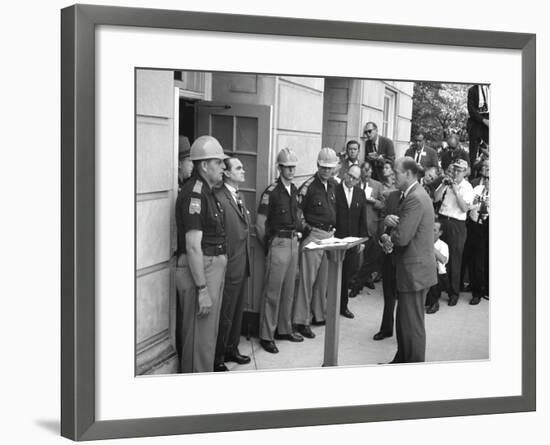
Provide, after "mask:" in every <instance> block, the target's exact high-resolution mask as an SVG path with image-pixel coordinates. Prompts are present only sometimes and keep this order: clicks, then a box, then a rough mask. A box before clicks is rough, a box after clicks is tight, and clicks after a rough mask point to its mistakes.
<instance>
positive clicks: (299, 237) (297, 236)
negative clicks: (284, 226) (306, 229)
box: [296, 232, 302, 240]
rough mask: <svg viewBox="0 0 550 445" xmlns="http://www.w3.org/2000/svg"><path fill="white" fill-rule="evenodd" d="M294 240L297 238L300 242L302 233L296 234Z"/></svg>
mask: <svg viewBox="0 0 550 445" xmlns="http://www.w3.org/2000/svg"><path fill="white" fill-rule="evenodd" d="M296 238H298V240H301V239H302V232H296Z"/></svg>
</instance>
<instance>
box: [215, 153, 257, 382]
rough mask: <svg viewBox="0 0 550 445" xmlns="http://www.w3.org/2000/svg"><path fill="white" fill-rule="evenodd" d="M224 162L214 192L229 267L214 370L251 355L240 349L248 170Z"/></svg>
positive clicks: (247, 237)
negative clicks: (242, 190) (244, 192)
mask: <svg viewBox="0 0 550 445" xmlns="http://www.w3.org/2000/svg"><path fill="white" fill-rule="evenodd" d="M224 162H225V171H224V173H223V185H222V186H221V187H220V188H218V189H217V190H216V192H215V194H216V198H217V199H218V202H219V203H220V205H221V208H222V209H223V213H224V220H225V233H226V245H227V269H226V273H225V284H224V288H223V299H222V308H221V313H220V324H219V329H218V339H217V342H216V356H215V360H214V371H228V369H227V367H226V366H225V363H224V362H235V363H238V364H240V365H243V364H246V363H250V357H248V356H246V355H242V354H240V352H239V340H240V335H241V322H242V315H243V305H244V301H245V295H246V285H247V283H248V279H247V278H248V277H249V276H250V233H249V226H250V212H249V211H248V210H247V209H246V207H245V205H244V202H243V199H242V197H241V195H240V193H239V185H240V184H242V183H243V182H244V181H245V176H244V175H245V171H244V168H243V164H242V162H241V161H240V160H239V159H238V158H235V157H233V158H228V159H225V161H224Z"/></svg>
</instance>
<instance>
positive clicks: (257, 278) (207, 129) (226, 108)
mask: <svg viewBox="0 0 550 445" xmlns="http://www.w3.org/2000/svg"><path fill="white" fill-rule="evenodd" d="M271 112H272V107H271V106H267V105H249V104H235V103H231V104H220V103H215V102H199V103H198V104H197V113H196V116H197V136H203V135H212V136H214V137H215V138H216V139H218V141H219V142H220V143H221V144H222V147H223V149H224V151H225V153H226V154H228V155H232V156H238V157H239V159H241V161H242V163H243V165H244V168H245V171H246V182H245V183H244V184H243V186H242V187H241V193H242V195H243V199H244V201H245V204H246V206H247V208H248V209H249V211H250V215H251V219H252V224H251V235H252V236H251V248H252V252H251V257H252V258H251V267H252V270H251V279H250V280H249V283H248V296H247V299H246V306H245V310H246V311H249V312H258V311H259V300H260V298H261V295H262V286H263V280H264V253H263V248H262V247H261V246H260V243H259V242H258V241H257V240H256V235H255V231H254V224H255V222H256V209H257V207H258V202H259V199H260V195H261V194H262V192H263V191H264V190H265V188H266V187H267V185H268V181H269V176H268V170H269V169H268V168H267V167H268V162H269V152H270V142H271V141H270V131H271Z"/></svg>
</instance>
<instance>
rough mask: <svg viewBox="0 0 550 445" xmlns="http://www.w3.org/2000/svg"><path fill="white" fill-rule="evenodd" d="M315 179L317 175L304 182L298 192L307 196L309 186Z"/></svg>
mask: <svg viewBox="0 0 550 445" xmlns="http://www.w3.org/2000/svg"><path fill="white" fill-rule="evenodd" d="M314 179H315V176H312V177H311V178H309V179H308V180H307V181H306V182H304V183H303V184H302V186H301V187H300V189H299V190H298V194H299V195H301V196H305V195H306V194H307V189H308V188H309V186H310V185H311V183H312V182H313V180H314Z"/></svg>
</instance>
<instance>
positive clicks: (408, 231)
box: [380, 157, 437, 363]
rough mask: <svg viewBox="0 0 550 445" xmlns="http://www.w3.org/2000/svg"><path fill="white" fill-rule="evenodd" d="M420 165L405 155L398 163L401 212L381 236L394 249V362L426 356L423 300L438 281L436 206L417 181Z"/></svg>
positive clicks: (386, 246) (387, 221) (388, 222)
mask: <svg viewBox="0 0 550 445" xmlns="http://www.w3.org/2000/svg"><path fill="white" fill-rule="evenodd" d="M419 168H420V167H419V165H418V164H417V163H416V162H415V161H414V159H412V158H409V157H404V158H401V159H398V160H397V161H396V163H395V167H394V170H395V180H396V181H395V182H396V186H397V188H398V189H399V190H400V191H401V193H402V197H401V203H400V205H399V210H398V215H388V216H386V218H385V220H384V223H385V225H386V226H388V227H392V229H391V232H390V234H387V233H384V234H383V235H382V236H381V237H380V240H381V242H382V244H383V245H384V249H385V250H386V251H391V250H393V251H394V261H395V269H396V281H397V301H398V303H397V317H396V319H397V320H396V333H397V353H396V354H395V357H394V358H393V360H392V361H391V363H411V362H423V361H425V360H426V330H425V326H424V302H425V301H426V295H427V293H428V290H429V288H430V287H431V286H433V285H434V284H436V283H437V272H436V263H435V255H434V250H433V226H434V210H433V206H432V201H431V200H430V197H429V196H428V194H427V193H426V191H425V190H424V188H423V187H422V186H421V185H420V184H419V183H418V179H417V178H418V173H419Z"/></svg>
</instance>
